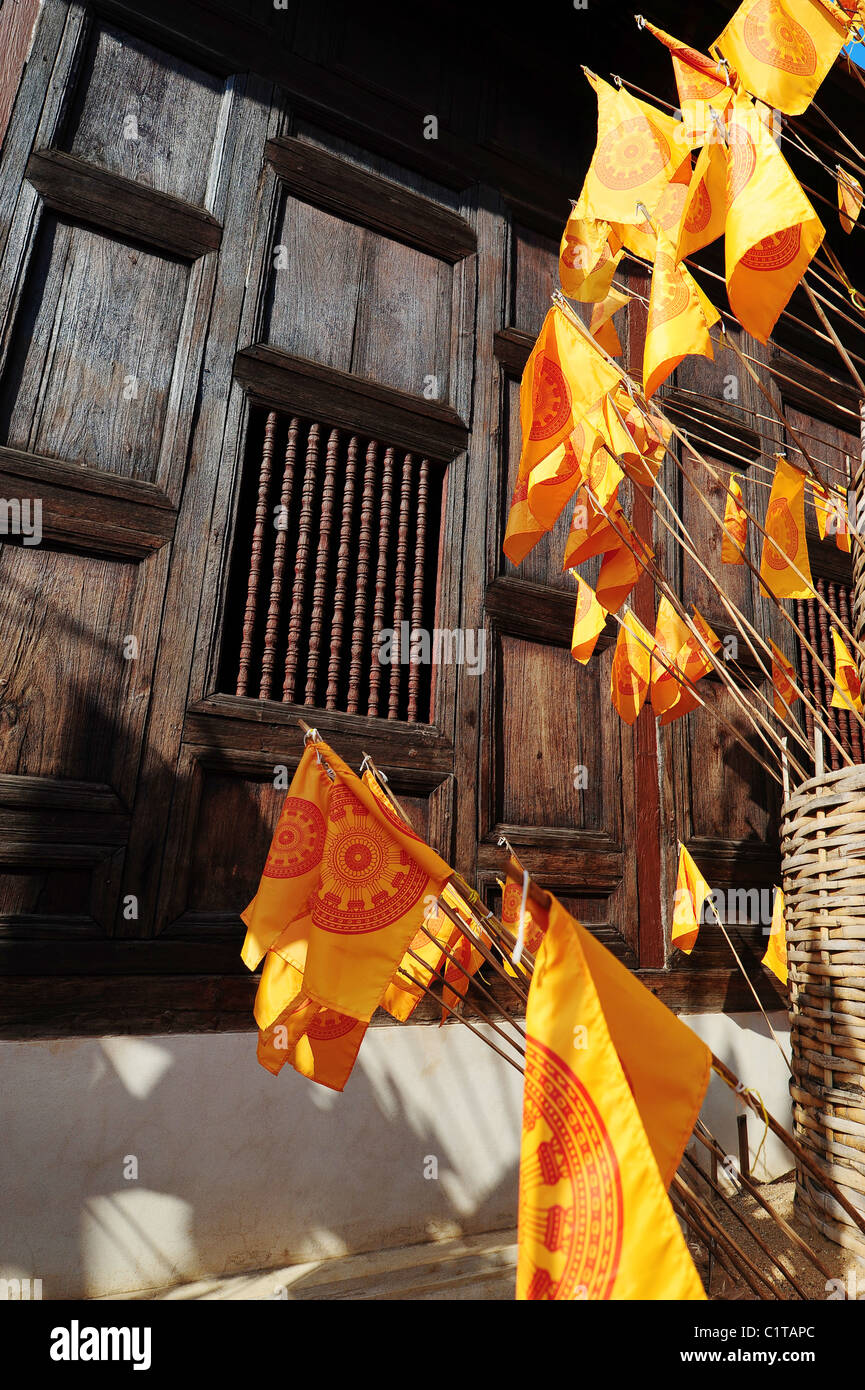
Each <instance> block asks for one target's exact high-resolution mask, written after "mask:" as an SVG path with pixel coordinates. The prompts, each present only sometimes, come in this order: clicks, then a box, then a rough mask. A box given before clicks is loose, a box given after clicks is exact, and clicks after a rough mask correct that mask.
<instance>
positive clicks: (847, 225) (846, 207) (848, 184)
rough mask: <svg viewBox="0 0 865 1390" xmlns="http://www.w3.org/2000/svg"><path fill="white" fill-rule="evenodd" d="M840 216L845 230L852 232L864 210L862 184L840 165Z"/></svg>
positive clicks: (838, 178) (838, 176)
mask: <svg viewBox="0 0 865 1390" xmlns="http://www.w3.org/2000/svg"><path fill="white" fill-rule="evenodd" d="M837 180H838V216H839V218H840V221H841V226H842V227H843V228H844V231H845V232H848V233H849V232H852V230H853V228H854V227H855V225H856V223H857V222H858V221H859V213H860V212H861V211H862V197H863V195H862V185H861V183H860V182H859V180H858V179H857V178H854V177H853V175H852V174H848V173H847V170H846V169H842V168H841V165H840V164H839V165H838V174H837Z"/></svg>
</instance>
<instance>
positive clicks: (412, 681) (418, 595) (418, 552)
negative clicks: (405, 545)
mask: <svg viewBox="0 0 865 1390" xmlns="http://www.w3.org/2000/svg"><path fill="white" fill-rule="evenodd" d="M428 496H429V459H421V465H420V473H419V474H418V483H417V540H416V542H415V551H414V585H413V589H412V605H411V626H412V631H413V632H414V631H417V630H418V629H419V628H422V627H423V618H424V613H423V591H424V579H425V577H426V575H425V572H424V561H425V558H426V521H427V512H426V509H427V498H428ZM430 643H432V633H430ZM430 650H432V647H430ZM419 692H420V665H419V664H418V663H416V662H413V663H412V664H411V665H410V666H409V668H408V719H409V723H410V724H415V723H417V702H418V695H419Z"/></svg>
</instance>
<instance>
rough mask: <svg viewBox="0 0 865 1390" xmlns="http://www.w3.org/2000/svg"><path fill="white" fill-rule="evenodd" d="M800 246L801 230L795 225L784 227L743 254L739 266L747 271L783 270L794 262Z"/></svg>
mask: <svg viewBox="0 0 865 1390" xmlns="http://www.w3.org/2000/svg"><path fill="white" fill-rule="evenodd" d="M801 244H802V228H801V227H800V226H799V225H798V223H797V225H796V226H795V227H785V228H784V229H783V231H780V232H773V233H772V235H771V236H765V237H763V240H762V241H758V242H757V245H756V246H752V247H751V250H750V251H746V252H745V255H744V256H743V257H742V259H741V261H740V262H739V264H740V265H743V266H745V267H746V268H747V269H748V270H783V268H784V266H785V265H790V264H791V262H792V261H795V259H796V257H797V256H798V254H799V247H800V246H801Z"/></svg>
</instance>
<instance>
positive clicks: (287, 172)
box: [265, 136, 477, 263]
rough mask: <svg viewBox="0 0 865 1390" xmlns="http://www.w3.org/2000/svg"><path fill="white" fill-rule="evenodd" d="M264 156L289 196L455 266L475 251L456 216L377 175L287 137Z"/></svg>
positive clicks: (464, 225) (472, 240)
mask: <svg viewBox="0 0 865 1390" xmlns="http://www.w3.org/2000/svg"><path fill="white" fill-rule="evenodd" d="M265 154H266V157H267V158H268V159H269V160H270V163H271V164H272V165H273V167H274V169H275V171H276V173H277V174H278V175H279V177H280V179H282V181H283V183H285V185H286V186H287V187H288V188H290V189H291V191H292V193H295V194H297V196H298V197H300V198H303V199H305V200H306V201H307V202H310V203H314V204H315V205H316V206H317V207H320V208H326V209H327V211H328V212H334V213H336V214H337V215H338V216H340V217H346V218H348V219H349V220H350V221H352V222H357V223H359V225H360V226H362V227H370V228H372V229H373V230H374V231H377V232H382V233H384V234H385V235H386V236H388V237H395V238H396V239H397V240H400V241H404V242H405V243H406V244H407V245H409V246H414V247H416V249H417V250H419V251H425V252H426V253H427V254H428V255H430V256H438V257H440V258H441V259H442V260H445V261H449V262H451V263H454V262H456V261H459V260H462V258H463V257H464V256H470V255H471V254H472V253H473V252H474V251H475V250H477V237H476V235H475V233H474V231H473V230H472V228H471V227H470V226H469V224H468V223H467V222H466V221H465V220H464V218H462V217H459V216H458V215H457V214H456V213H454V212H451V211H449V209H447V208H443V207H441V206H440V205H439V204H437V203H434V202H432V201H431V199H429V198H422V197H421V196H420V195H419V194H417V193H413V192H412V191H411V190H410V189H407V188H402V187H401V186H400V185H399V184H397V183H394V182H392V181H391V180H390V179H385V178H382V176H381V175H380V174H371V173H368V172H367V171H366V170H364V169H358V168H357V166H356V165H353V164H349V163H348V161H347V160H344V159H340V158H339V156H338V155H333V154H330V153H329V152H328V151H327V150H323V149H320V148H317V147H316V146H313V145H310V144H308V143H307V142H306V141H303V140H298V139H296V138H294V137H292V136H280V137H279V138H277V139H275V140H268V142H267V145H266V147H265Z"/></svg>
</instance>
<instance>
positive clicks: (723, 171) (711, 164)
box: [676, 137, 727, 261]
mask: <svg viewBox="0 0 865 1390" xmlns="http://www.w3.org/2000/svg"><path fill="white" fill-rule="evenodd" d="M726 221H727V161H726V159H725V158H724V148H723V145H721V144H718V143H717V137H714V138H713V139H712V140H711V143H709V144H706V145H704V146H703V148H702V149H701V151H700V153H699V155H698V156H697V162H696V164H695V165H694V172H693V174H692V175H691V181H690V183H689V185H688V192H687V196H686V198H685V206H684V209H683V211H682V217H681V220H680V222H679V227H678V238H677V245H676V259H677V260H679V261H680V260H682V258H683V257H684V256H692V255H693V254H694V252H695V251H702V249H703V247H704V246H708V245H709V243H710V242H713V241H717V239H718V237H721V236H723V235H724V227H725V225H726Z"/></svg>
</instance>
